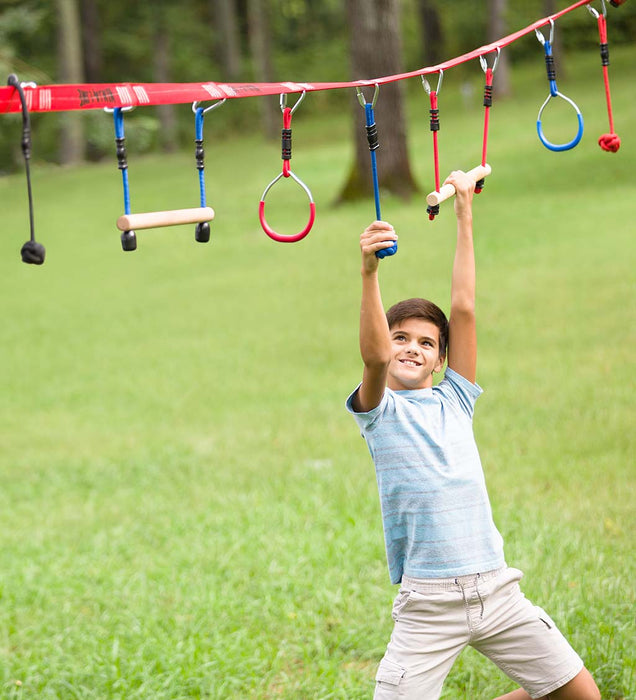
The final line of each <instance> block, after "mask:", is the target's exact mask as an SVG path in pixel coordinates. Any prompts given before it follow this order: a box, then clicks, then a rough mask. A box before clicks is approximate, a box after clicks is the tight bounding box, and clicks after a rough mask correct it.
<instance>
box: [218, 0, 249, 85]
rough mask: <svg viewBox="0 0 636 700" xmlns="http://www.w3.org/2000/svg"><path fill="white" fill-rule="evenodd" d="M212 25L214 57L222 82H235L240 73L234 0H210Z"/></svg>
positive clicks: (239, 49)
mask: <svg viewBox="0 0 636 700" xmlns="http://www.w3.org/2000/svg"><path fill="white" fill-rule="evenodd" d="M210 11H211V13H212V25H213V27H214V36H215V49H216V58H217V61H218V62H219V65H220V66H221V70H222V72H223V81H224V82H229V83H232V82H234V83H235V82H237V81H238V80H239V78H240V75H241V43H240V41H239V30H238V20H237V17H236V3H235V1H234V0H210Z"/></svg>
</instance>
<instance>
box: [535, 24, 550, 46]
mask: <svg viewBox="0 0 636 700" xmlns="http://www.w3.org/2000/svg"><path fill="white" fill-rule="evenodd" d="M534 33H535V34H536V35H537V39H538V40H539V41H540V42H541V45H542V46H545V42H546V38H545V37H544V36H543V33H542V32H540V31H539V30H538V29H535V30H534ZM553 39H554V20H553V19H552V17H550V38H549V39H548V41H549V42H550V45H552V41H553Z"/></svg>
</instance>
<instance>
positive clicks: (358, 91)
mask: <svg viewBox="0 0 636 700" xmlns="http://www.w3.org/2000/svg"><path fill="white" fill-rule="evenodd" d="M379 93H380V86H379V85H378V83H376V84H375V90H374V92H373V99H372V100H371V108H374V107H375V103H376V102H377V101H378V94H379ZM356 95H358V102H359V103H360V104H361V105H362V106H363V107H365V106H366V105H367V101H366V99H365V97H364V93H363V92H362V88H361V87H356Z"/></svg>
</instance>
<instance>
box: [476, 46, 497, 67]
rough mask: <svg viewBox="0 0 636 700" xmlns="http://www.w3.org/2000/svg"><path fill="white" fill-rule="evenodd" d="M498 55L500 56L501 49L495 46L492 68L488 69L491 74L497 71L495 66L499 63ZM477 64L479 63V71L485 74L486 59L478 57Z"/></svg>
mask: <svg viewBox="0 0 636 700" xmlns="http://www.w3.org/2000/svg"><path fill="white" fill-rule="evenodd" d="M500 54H501V49H500V48H499V47H498V46H497V55H496V56H495V60H494V61H493V62H492V68H491V69H490V70H491V71H492V72H493V73H494V72H495V70H496V69H497V64H498V63H499V55H500ZM479 62H480V63H481V69H482V70H483V71H484V73H485V72H486V71H487V70H488V61H487V60H486V57H485V56H480V57H479Z"/></svg>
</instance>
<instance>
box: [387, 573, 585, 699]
mask: <svg viewBox="0 0 636 700" xmlns="http://www.w3.org/2000/svg"><path fill="white" fill-rule="evenodd" d="M522 577H523V574H522V573H521V571H519V570H518V569H511V568H504V569H499V570H497V571H489V572H486V573H483V574H476V575H470V576H459V577H458V578H449V579H410V578H407V577H404V578H403V580H402V585H401V587H400V591H399V593H398V595H397V597H396V599H395V602H394V604H393V619H394V620H395V627H394V629H393V634H392V635H391V641H390V642H389V644H388V646H387V650H386V653H385V655H384V658H383V659H382V661H381V662H380V667H379V669H378V673H377V675H376V688H375V695H374V699H375V700H395V699H396V698H409V699H411V698H412V699H413V700H415V699H416V698H417V700H436V698H439V695H440V693H441V691H442V685H443V683H444V679H445V678H446V676H447V675H448V672H449V671H450V669H451V666H452V665H453V662H454V661H455V659H456V658H457V657H458V656H459V654H460V652H461V651H462V649H464V648H465V647H466V646H467V645H470V646H472V647H474V648H475V649H477V651H479V652H481V653H482V654H484V656H487V657H488V658H489V659H490V660H491V661H493V662H494V663H495V664H496V665H497V666H498V667H499V668H500V669H501V670H502V671H503V672H504V673H505V674H506V675H507V676H509V677H510V678H511V679H512V680H514V681H515V682H516V683H517V684H519V685H520V686H522V687H523V688H524V689H525V690H526V692H527V693H528V694H529V695H530V696H531V697H533V698H540V697H542V696H544V695H547V694H548V693H550V692H552V691H554V690H556V689H557V688H560V687H561V686H562V685H565V683H567V682H568V681H570V680H571V679H572V678H574V676H576V675H577V674H578V673H579V671H581V669H582V668H583V662H582V661H581V659H580V657H579V656H578V654H577V653H576V652H575V651H574V650H573V649H572V647H571V646H570V645H569V644H568V642H567V641H566V639H565V637H564V636H563V635H562V634H561V632H559V630H558V629H557V627H556V625H555V624H554V622H553V621H552V620H551V618H550V617H549V616H548V615H547V613H545V612H544V611H543V610H542V609H541V608H539V607H537V606H535V605H532V603H531V602H530V601H529V600H527V599H526V597H525V596H524V595H523V593H522V592H521V590H520V588H519V581H520V580H521V578H522Z"/></svg>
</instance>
